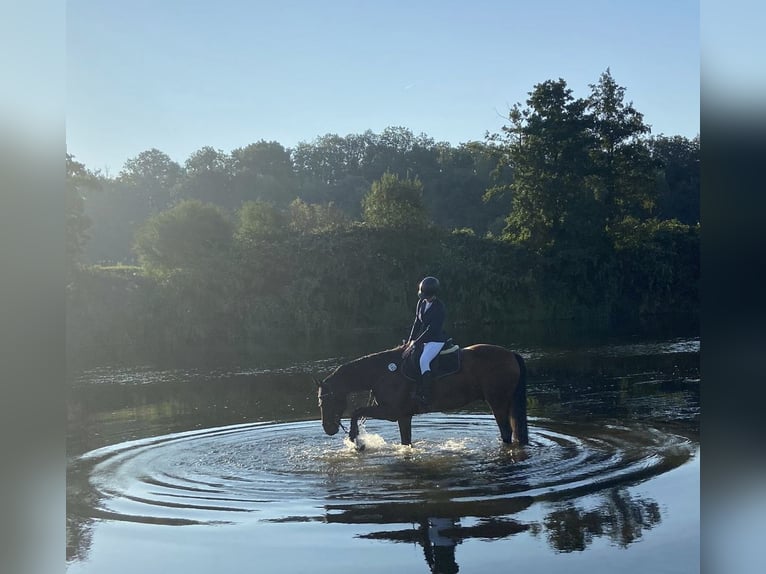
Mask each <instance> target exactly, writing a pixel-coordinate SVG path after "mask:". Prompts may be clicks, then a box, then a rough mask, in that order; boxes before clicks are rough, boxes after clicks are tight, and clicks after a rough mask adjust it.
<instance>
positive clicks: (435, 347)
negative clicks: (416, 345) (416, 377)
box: [420, 341, 444, 374]
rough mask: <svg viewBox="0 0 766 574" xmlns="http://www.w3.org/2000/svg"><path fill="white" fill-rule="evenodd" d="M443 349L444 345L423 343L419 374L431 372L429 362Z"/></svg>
mask: <svg viewBox="0 0 766 574" xmlns="http://www.w3.org/2000/svg"><path fill="white" fill-rule="evenodd" d="M442 347H444V343H437V342H436V341H430V342H428V343H423V353H422V354H421V355H420V373H421V374H422V373H425V372H426V371H430V370H431V361H433V359H434V357H435V356H436V355H438V354H439V351H441V350H442Z"/></svg>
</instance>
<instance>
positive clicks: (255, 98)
mask: <svg viewBox="0 0 766 574" xmlns="http://www.w3.org/2000/svg"><path fill="white" fill-rule="evenodd" d="M699 29H700V18H699V3H698V1H696V0H671V1H668V0H643V1H641V2H637V1H619V0H581V1H579V2H575V1H572V0H539V1H536V2H530V1H526V0H525V1H517V0H495V1H485V0H473V1H471V2H467V1H465V0H461V1H452V0H441V1H435V0H422V1H419V0H408V1H399V0H389V1H386V2H372V1H369V2H367V1H363V0H357V1H352V0H332V1H326V2H319V1H309V0H271V1H269V2H264V1H260V0H257V1H251V2H247V1H237V0H219V1H217V2H210V1H206V2H199V1H190V0H187V1H182V0H162V1H158V0H135V1H132V2H104V1H103V0H72V1H70V2H68V4H67V29H66V33H67V39H66V46H67V54H66V60H67V62H66V63H67V72H66V74H67V87H66V91H67V97H66V121H67V134H66V138H67V147H68V151H69V153H72V154H74V155H75V157H76V158H77V159H78V160H79V161H82V162H84V163H85V164H86V165H87V166H88V167H89V168H91V169H102V170H104V169H107V170H108V172H109V173H110V174H111V175H116V174H117V173H118V172H119V171H120V169H121V168H122V166H123V164H124V162H125V160H127V159H128V158H131V157H135V156H136V155H137V154H138V153H140V152H141V151H143V150H146V149H149V148H152V147H156V148H158V149H161V150H162V151H164V152H166V153H167V154H168V155H170V156H171V157H172V158H173V159H174V160H176V161H178V162H179V163H183V162H184V161H185V160H186V158H187V157H188V156H189V155H190V154H191V153H192V152H193V151H195V150H197V149H199V148H200V147H202V146H205V145H210V146H213V147H215V148H219V149H222V150H224V151H225V152H229V151H231V150H232V149H234V148H237V147H241V146H245V145H247V144H249V143H252V142H256V141H258V140H261V139H265V140H269V141H271V140H275V141H278V142H280V143H281V144H283V145H284V146H285V147H291V146H294V145H295V144H297V143H298V142H301V141H312V140H313V139H314V138H316V137H318V136H321V135H324V134H327V133H337V134H340V135H346V134H349V133H362V132H364V131H365V130H367V129H371V130H373V131H374V132H380V131H382V130H383V129H384V128H386V127H387V126H403V127H406V128H409V129H411V130H412V131H413V132H414V133H415V134H419V133H421V132H422V133H425V134H427V135H429V136H431V137H433V138H434V139H435V140H437V141H448V142H450V143H451V144H453V145H457V144H459V143H461V142H466V141H470V140H481V139H483V138H484V134H485V133H486V132H487V131H489V132H496V131H499V129H500V127H501V126H502V125H503V124H504V121H505V117H506V116H507V112H508V109H509V107H510V106H511V105H512V104H514V103H516V102H524V101H525V100H526V97H527V93H528V92H529V91H530V90H532V88H533V86H534V85H535V84H537V83H540V82H543V81H545V80H548V79H558V78H563V79H564V80H566V81H567V83H568V85H569V87H570V88H572V90H573V91H574V95H575V96H576V97H585V96H587V95H588V93H589V88H588V84H592V83H595V82H596V81H597V80H598V77H599V75H600V74H601V73H602V72H603V71H604V70H605V69H606V68H607V67H609V68H610V69H611V73H612V76H613V77H614V78H615V80H616V81H617V83H618V84H620V85H621V86H624V87H625V88H626V89H627V93H626V99H628V100H632V101H633V103H634V105H635V107H636V108H637V109H638V110H639V111H640V112H642V113H643V114H644V119H645V121H646V122H647V123H648V124H650V125H651V126H652V133H653V134H661V133H663V134H665V135H676V134H678V135H683V136H686V137H693V136H695V135H697V133H699V106H700V98H699V91H700V70H699V61H700V41H699Z"/></svg>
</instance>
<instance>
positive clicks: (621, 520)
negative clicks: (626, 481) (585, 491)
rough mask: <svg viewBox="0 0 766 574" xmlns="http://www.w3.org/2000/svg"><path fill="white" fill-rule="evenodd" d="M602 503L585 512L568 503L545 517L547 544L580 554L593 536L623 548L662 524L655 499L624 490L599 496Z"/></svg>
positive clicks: (615, 490)
mask: <svg viewBox="0 0 766 574" xmlns="http://www.w3.org/2000/svg"><path fill="white" fill-rule="evenodd" d="M601 496H602V497H603V501H602V502H601V503H600V504H599V505H598V506H596V507H595V508H593V509H590V510H586V509H585V508H583V507H578V506H575V505H574V504H572V503H571V502H569V503H567V504H565V505H564V506H563V507H562V508H560V509H558V510H556V511H554V512H551V513H550V514H549V515H548V516H546V517H545V521H544V525H545V530H546V534H547V538H548V543H549V544H550V545H551V547H552V548H553V549H555V550H557V551H558V552H574V551H578V550H579V551H582V550H585V548H586V547H587V546H588V545H589V544H591V543H592V542H593V538H594V537H601V536H606V537H608V538H609V539H610V540H611V541H612V542H614V543H615V544H617V545H618V546H620V547H622V548H625V547H627V546H628V545H630V544H631V543H633V542H635V541H636V540H638V539H639V538H641V535H642V533H643V530H644V529H647V530H648V529H650V528H652V527H654V526H656V525H657V524H659V523H660V521H661V516H660V507H659V505H658V504H657V502H655V501H654V500H650V499H641V498H637V499H636V498H633V497H632V496H631V495H630V493H628V492H627V491H626V490H624V489H618V488H614V489H611V490H608V491H606V492H604V493H602V494H601Z"/></svg>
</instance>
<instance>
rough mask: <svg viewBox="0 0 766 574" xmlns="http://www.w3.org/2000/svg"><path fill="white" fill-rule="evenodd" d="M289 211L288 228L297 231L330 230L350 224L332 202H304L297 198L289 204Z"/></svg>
mask: <svg viewBox="0 0 766 574" xmlns="http://www.w3.org/2000/svg"><path fill="white" fill-rule="evenodd" d="M289 213H290V229H291V230H292V231H295V232H297V233H316V232H322V231H331V230H333V229H342V228H344V227H348V225H349V224H350V220H349V218H348V217H347V216H346V215H345V214H344V213H343V212H342V211H341V210H339V209H338V208H337V207H335V205H334V204H332V203H329V204H326V205H321V204H316V203H306V202H305V201H303V200H302V199H300V198H298V199H295V200H294V201H293V202H292V203H291V204H290V207H289Z"/></svg>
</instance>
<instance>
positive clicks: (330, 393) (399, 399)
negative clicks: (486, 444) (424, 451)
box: [316, 344, 529, 445]
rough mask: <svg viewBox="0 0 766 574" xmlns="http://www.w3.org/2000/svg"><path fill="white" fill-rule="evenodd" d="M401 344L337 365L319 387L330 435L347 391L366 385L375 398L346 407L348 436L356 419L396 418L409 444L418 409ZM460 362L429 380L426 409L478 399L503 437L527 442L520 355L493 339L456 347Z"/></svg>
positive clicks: (337, 424)
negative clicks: (454, 369)
mask: <svg viewBox="0 0 766 574" xmlns="http://www.w3.org/2000/svg"><path fill="white" fill-rule="evenodd" d="M403 351H404V348H403V347H397V348H395V349H389V350H387V351H381V352H379V353H373V354H371V355H367V356H364V357H361V358H359V359H356V360H354V361H351V362H349V363H346V364H344V365H341V366H340V367H338V368H337V369H335V371H333V373H332V374H330V375H329V376H328V377H326V378H325V379H324V380H323V381H322V382H319V381H316V383H317V385H318V387H319V392H318V395H319V409H320V412H321V415H322V427H323V428H324V431H325V432H326V433H327V434H328V435H331V436H332V435H334V434H336V433H337V432H338V428H339V427H340V426H341V422H340V420H341V416H342V415H343V411H344V410H345V408H346V400H347V396H348V394H349V393H353V392H358V391H365V390H371V391H372V394H373V396H374V397H375V404H373V405H371V406H367V407H361V408H358V409H356V410H355V411H354V412H353V413H351V429H350V431H349V438H350V439H351V440H352V441H353V440H355V439H356V437H357V436H358V435H359V419H360V418H362V417H364V418H375V419H385V420H389V421H392V422H394V421H396V422H397V423H399V433H400V435H401V439H402V444H404V445H409V444H412V417H413V415H415V414H419V413H420V412H421V411H420V410H419V409H418V405H417V403H416V401H415V400H414V399H413V398H412V396H411V391H412V385H414V383H412V382H411V381H409V380H408V379H406V378H405V377H404V375H402V374H401V371H402V369H401V362H402V352H403ZM462 353H463V356H462V368H461V370H460V371H458V372H457V373H455V374H452V375H448V376H445V377H443V378H440V379H437V380H435V381H434V382H433V386H432V398H431V404H430V405H429V408H430V410H432V411H444V410H450V409H457V408H459V407H462V406H464V405H466V404H468V403H470V402H473V401H476V400H480V399H483V400H485V401H486V402H487V404H488V405H489V408H490V409H491V410H492V414H493V415H494V416H495V421H496V422H497V426H498V428H499V429H500V436H501V437H502V439H503V442H505V443H511V442H514V441H515V442H517V443H518V444H522V445H524V444H528V443H529V436H528V432H527V382H526V366H525V364H524V359H523V358H522V357H521V355H519V354H517V353H514V352H513V351H509V350H508V349H505V348H503V347H499V346H496V345H485V344H481V345H473V346H471V347H466V348H465V349H462Z"/></svg>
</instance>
